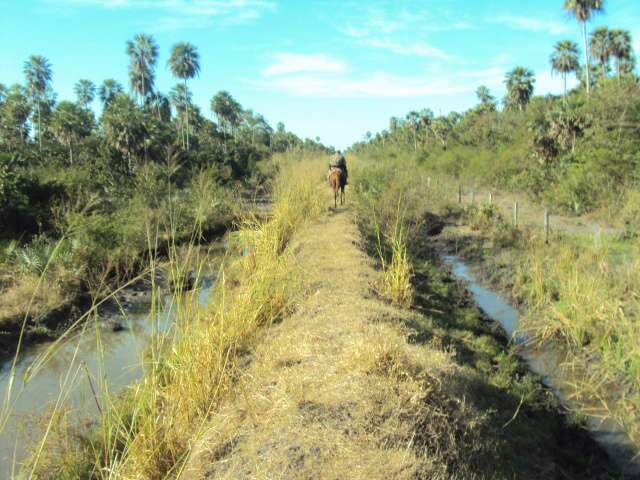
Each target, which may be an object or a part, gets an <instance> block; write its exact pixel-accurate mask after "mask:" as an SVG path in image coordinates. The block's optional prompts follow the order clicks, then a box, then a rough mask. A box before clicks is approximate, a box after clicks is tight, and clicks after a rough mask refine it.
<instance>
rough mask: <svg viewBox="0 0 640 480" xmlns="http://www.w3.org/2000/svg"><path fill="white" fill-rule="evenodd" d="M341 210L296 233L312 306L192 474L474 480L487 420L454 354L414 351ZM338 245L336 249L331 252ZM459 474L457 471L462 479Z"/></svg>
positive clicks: (258, 357)
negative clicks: (466, 388)
mask: <svg viewBox="0 0 640 480" xmlns="http://www.w3.org/2000/svg"><path fill="white" fill-rule="evenodd" d="M359 242H360V236H359V234H358V232H357V228H356V226H355V225H354V222H353V220H352V218H351V216H350V215H349V214H348V213H344V212H343V213H338V214H336V215H333V216H331V217H330V218H328V219H324V220H321V221H319V222H317V223H316V224H314V225H311V226H310V227H308V228H307V229H306V230H305V231H303V232H301V233H300V234H299V235H296V236H295V238H294V242H293V245H292V246H293V248H294V249H295V251H296V252H297V255H296V257H297V259H298V261H299V263H300V267H301V270H302V271H304V272H305V275H304V280H305V284H306V286H307V289H306V290H307V298H306V300H304V301H303V302H302V304H301V306H300V309H299V311H298V312H297V313H296V314H295V315H293V316H292V317H290V318H287V319H285V320H284V322H283V323H282V324H281V325H279V326H278V327H277V328H274V329H272V330H271V331H270V334H269V337H268V338H267V339H265V341H264V342H262V343H261V344H260V346H259V347H258V348H257V350H256V352H255V354H254V356H253V358H252V362H251V365H250V367H249V368H248V369H247V370H246V371H243V372H241V373H240V376H239V378H238V383H237V385H236V387H235V389H234V395H233V396H232V397H230V398H229V400H228V401H227V402H225V404H224V405H223V406H222V408H220V410H219V411H218V412H217V413H216V414H215V415H214V416H213V418H212V421H211V423H210V424H209V426H208V428H207V432H206V434H205V435H204V437H203V439H202V440H201V441H200V442H199V444H198V446H197V447H196V449H195V451H194V454H193V455H192V458H191V460H190V462H189V465H188V467H187V469H186V471H185V474H186V475H185V477H186V478H216V479H225V478H226V479H239V478H291V479H296V478H301V479H302V478H307V479H310V478H335V479H342V478H349V479H365V478H366V479H369V478H385V479H387V478H394V479H395V478H407V479H409V478H416V477H420V478H436V479H437V478H442V479H444V478H447V479H449V478H474V477H475V476H476V472H474V471H473V469H471V468H469V466H470V465H471V464H472V463H473V462H474V461H475V460H473V458H472V457H473V455H471V452H470V451H471V450H473V449H474V448H476V447H474V446H477V448H478V449H482V448H483V447H484V446H487V445H489V444H490V442H487V441H485V442H481V441H480V438H479V437H478V436H479V432H480V431H481V428H478V427H479V426H480V425H482V424H483V422H484V421H485V417H484V415H483V414H481V413H478V412H476V411H474V410H473V409H472V408H471V407H469V406H468V405H467V404H466V403H465V402H464V400H463V395H461V392H460V386H461V385H462V383H464V382H463V381H462V379H463V378H464V377H465V375H467V374H466V373H465V372H464V371H463V370H462V369H461V368H459V367H457V366H456V365H455V363H454V362H453V360H452V355H451V354H450V353H447V352H444V351H442V350H439V349H436V348H431V347H425V346H420V347H419V346H411V345H409V344H408V343H407V335H408V332H407V331H406V330H405V329H404V328H403V327H402V326H401V322H399V321H396V320H394V319H395V318H400V317H406V316H407V315H411V314H410V313H409V312H407V311H405V310H401V309H398V308H396V307H392V306H390V305H388V304H386V303H384V302H382V301H381V300H379V299H377V298H376V297H375V296H372V294H371V291H370V287H371V285H372V284H373V283H375V282H377V281H379V280H380V273H379V272H376V271H375V270H374V268H373V265H372V263H371V261H370V260H369V259H368V258H367V257H366V256H365V255H364V254H363V252H362V251H360V250H359V249H358V248H357V246H356V244H357V243H359ZM328 244H330V248H327V245H328ZM454 472H455V473H454Z"/></svg>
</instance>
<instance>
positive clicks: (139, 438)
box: [26, 159, 322, 478]
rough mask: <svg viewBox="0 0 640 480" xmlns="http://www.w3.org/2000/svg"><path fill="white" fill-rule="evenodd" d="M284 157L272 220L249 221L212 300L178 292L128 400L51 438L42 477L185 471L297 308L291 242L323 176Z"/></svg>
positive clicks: (39, 456) (114, 401) (233, 242)
mask: <svg viewBox="0 0 640 480" xmlns="http://www.w3.org/2000/svg"><path fill="white" fill-rule="evenodd" d="M278 162H279V165H278V169H279V170H280V173H279V176H278V180H277V181H276V184H275V186H274V198H275V201H274V204H273V210H272V212H271V214H270V215H269V218H268V219H266V220H258V219H255V218H247V219H245V220H244V221H242V222H241V224H240V225H239V229H238V230H237V231H236V232H234V234H233V235H232V237H231V239H230V247H229V252H230V253H229V258H228V259H227V260H226V261H225V262H224V266H223V267H222V268H221V270H220V272H219V275H218V281H217V284H216V289H215V293H214V299H213V301H212V302H211V305H210V306H209V307H208V308H207V309H204V310H200V309H197V308H195V306H194V302H193V298H189V296H188V295H184V296H183V295H177V297H176V298H175V299H174V302H175V304H176V308H177V310H178V316H177V321H176V322H175V323H174V325H173V327H172V328H171V330H170V331H168V332H166V333H164V334H158V335H157V336H156V337H154V339H153V342H152V347H151V349H150V351H149V353H148V356H147V358H146V359H145V365H146V368H145V375H144V379H143V380H142V381H140V382H139V383H137V384H136V385H134V386H132V387H131V388H130V389H128V390H127V392H126V393H125V394H124V396H123V397H122V398H111V401H110V403H109V405H108V407H107V408H103V412H102V417H101V419H100V422H99V426H98V427H96V428H95V429H92V430H91V431H90V432H89V433H82V434H81V435H80V436H79V437H78V438H79V439H78V438H76V439H75V440H74V441H69V440H68V437H65V438H67V440H66V441H58V439H56V435H51V436H50V437H48V438H45V439H43V442H42V444H41V446H40V448H39V449H38V450H36V453H35V455H34V457H33V459H32V461H31V464H30V465H29V466H28V469H27V470H26V471H30V472H32V473H33V474H35V475H36V476H37V477H41V478H52V477H55V478H89V477H91V478H113V477H114V476H115V477H117V478H132V477H135V478H164V477H166V476H173V475H178V474H179V472H180V470H181V468H182V465H183V461H184V460H185V459H186V458H187V457H188V454H189V449H190V446H192V445H193V442H194V441H195V439H197V438H198V435H199V434H200V433H201V428H202V425H203V424H204V422H206V420H207V419H208V417H209V415H210V414H211V413H212V412H213V411H215V409H216V407H217V406H218V404H219V403H220V401H221V400H222V399H223V398H225V395H226V394H227V392H228V390H229V388H230V387H231V385H232V384H233V382H234V377H235V372H236V369H237V368H238V365H239V364H240V363H242V362H243V361H246V359H247V355H248V354H249V352H250V351H251V349H252V348H253V345H254V344H255V342H256V340H257V339H258V338H259V334H258V332H259V331H260V327H264V326H268V325H270V324H272V323H273V322H275V321H277V320H278V319H280V318H281V317H282V315H284V314H285V313H286V312H287V311H289V310H290V309H292V308H293V299H294V298H295V296H296V293H297V288H296V285H297V282H296V277H297V275H296V268H295V265H294V264H292V262H291V261H290V253H289V251H288V243H289V241H290V239H291V236H292V235H293V233H294V232H295V231H296V230H297V229H298V228H299V227H300V225H301V224H303V223H304V222H305V221H306V220H307V219H309V218H312V217H314V216H315V215H317V214H318V213H319V211H320V206H319V205H320V203H319V198H320V197H321V196H319V194H318V184H319V179H321V178H322V176H321V174H319V173H318V169H317V168H316V167H314V166H313V165H315V164H314V163H313V162H305V163H304V164H300V163H299V162H296V161H295V160H294V159H281V160H278ZM302 165H304V166H302ZM174 268H179V265H176V266H175V267H174ZM63 430H64V429H63Z"/></svg>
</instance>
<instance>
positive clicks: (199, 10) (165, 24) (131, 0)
mask: <svg viewBox="0 0 640 480" xmlns="http://www.w3.org/2000/svg"><path fill="white" fill-rule="evenodd" d="M47 1H49V3H53V4H60V3H64V4H66V5H71V6H74V5H75V6H95V7H100V8H104V9H111V10H115V9H121V10H123V9H129V10H134V9H145V11H146V12H147V13H151V14H153V13H155V14H156V15H155V16H154V17H156V18H153V19H151V20H149V22H150V27H151V28H152V29H154V30H177V29H181V28H202V27H206V26H208V25H209V24H210V22H211V19H212V18H213V17H216V18H219V19H221V20H223V21H224V22H225V23H229V24H234V23H243V22H246V21H251V20H254V19H256V18H258V17H259V16H260V15H261V14H262V13H263V12H265V11H268V10H273V9H275V8H276V4H275V2H274V1H271V0H47ZM152 16H153V15H152Z"/></svg>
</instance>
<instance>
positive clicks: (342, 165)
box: [329, 150, 349, 185]
mask: <svg viewBox="0 0 640 480" xmlns="http://www.w3.org/2000/svg"><path fill="white" fill-rule="evenodd" d="M334 168H337V169H338V170H340V171H341V172H342V174H343V175H344V184H345V185H346V184H347V178H348V177H349V172H348V171H347V160H346V159H345V158H344V155H343V154H342V152H341V151H340V150H338V151H337V152H336V153H335V155H333V157H331V161H330V162H329V173H331V170H333V169H334Z"/></svg>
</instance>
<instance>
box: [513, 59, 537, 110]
mask: <svg viewBox="0 0 640 480" xmlns="http://www.w3.org/2000/svg"><path fill="white" fill-rule="evenodd" d="M505 83H506V84H507V101H508V103H509V104H511V105H518V108H519V109H520V111H521V112H522V111H523V110H524V107H525V105H526V104H527V103H529V100H530V99H531V96H532V95H533V86H534V84H535V83H536V79H535V76H534V74H533V72H532V71H531V70H529V69H528V68H524V67H516V68H514V69H513V70H511V71H510V72H509V73H507V75H506V77H505Z"/></svg>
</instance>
